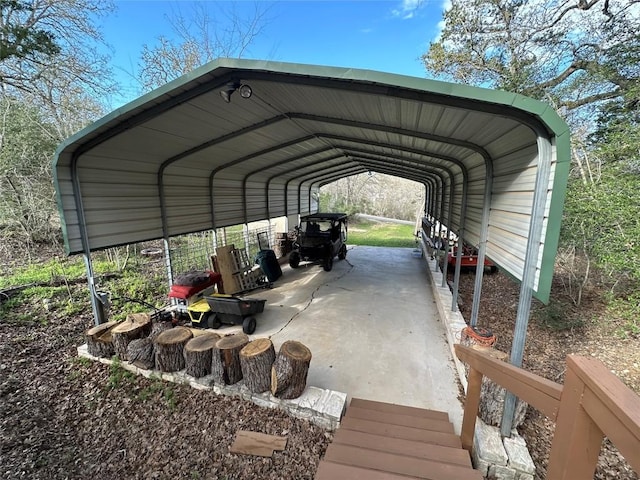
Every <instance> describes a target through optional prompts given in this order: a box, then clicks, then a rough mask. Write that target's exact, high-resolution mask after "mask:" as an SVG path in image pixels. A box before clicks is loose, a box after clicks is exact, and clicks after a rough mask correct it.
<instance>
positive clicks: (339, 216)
mask: <svg viewBox="0 0 640 480" xmlns="http://www.w3.org/2000/svg"><path fill="white" fill-rule="evenodd" d="M343 219H344V220H346V219H347V214H346V213H314V214H312V215H306V216H304V217H300V221H301V222H303V221H307V222H309V221H314V220H343Z"/></svg>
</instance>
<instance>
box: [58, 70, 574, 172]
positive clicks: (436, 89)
mask: <svg viewBox="0 0 640 480" xmlns="http://www.w3.org/2000/svg"><path fill="white" fill-rule="evenodd" d="M218 69H220V75H216V76H214V75H212V77H222V76H224V74H225V73H228V72H230V71H233V70H244V71H247V72H251V71H253V72H262V73H263V74H265V75H273V76H276V75H291V76H304V77H307V78H325V79H327V80H332V81H339V80H343V81H352V82H354V83H360V84H362V83H368V84H371V85H379V86H386V87H393V88H400V89H408V90H415V91H419V92H423V93H431V94H435V95H438V96H442V97H450V98H457V99H459V100H461V101H462V102H463V103H464V102H465V101H468V102H473V104H474V105H475V104H477V103H485V104H494V105H501V106H504V107H510V108H513V109H515V110H517V111H521V112H522V113H523V114H525V115H528V116H530V117H533V118H537V119H538V120H539V121H540V122H541V123H542V124H543V125H545V127H546V129H547V131H548V132H549V133H550V134H551V136H559V135H562V134H563V133H565V132H568V130H569V127H568V125H567V124H566V123H565V122H564V120H562V119H561V118H560V116H559V115H558V114H557V113H556V112H555V110H553V108H551V107H550V106H549V105H547V104H546V103H544V102H541V101H538V100H535V99H532V98H529V97H525V96H523V95H520V94H516V93H511V92H505V91H501V90H490V89H486V88H481V87H474V86H469V85H462V84H454V83H448V82H442V81H439V80H432V79H427V78H417V77H410V76H406V75H398V74H392V73H385V72H377V71H373V70H360V69H353V68H345V67H330V66H319V65H309V64H299V63H283V62H272V61H263V60H244V59H226V58H220V59H217V60H214V61H212V62H210V63H207V64H205V65H203V66H201V67H199V68H197V69H195V70H193V71H192V72H189V73H187V74H185V75H183V76H181V77H179V78H177V79H175V80H173V81H171V82H169V83H167V84H166V85H163V86H162V87H159V88H157V89H155V90H153V91H151V92H149V93H147V94H145V95H143V96H141V97H139V98H137V99H135V100H133V101H132V102H130V103H128V104H126V105H124V106H122V107H120V108H118V109H116V110H114V111H113V112H111V113H109V114H108V115H106V116H104V117H103V118H101V119H99V120H97V121H96V122H94V123H93V124H91V125H89V126H87V127H85V128H84V129H82V130H81V131H79V132H77V133H76V134H74V135H72V136H71V137H69V138H68V139H67V140H65V141H64V142H63V143H62V144H60V146H59V147H58V149H57V150H56V153H55V155H54V159H53V167H54V168H55V167H56V166H57V165H58V162H59V159H60V156H61V155H62V154H63V153H72V152H73V151H75V150H76V149H77V148H80V147H81V146H83V145H85V144H86V143H88V142H89V141H90V140H92V139H93V138H95V137H96V136H98V135H99V134H100V133H101V132H103V131H106V130H108V129H109V128H112V127H113V126H115V125H117V124H119V123H121V121H123V120H125V119H129V118H131V117H133V116H135V115H137V114H138V113H141V112H142V111H144V110H146V109H147V108H150V107H151V106H153V105H155V104H161V103H163V101H161V100H160V99H161V98H162V97H166V100H170V99H172V98H174V96H177V95H178V94H179V93H183V92H187V91H189V90H190V89H193V88H195V87H196V86H198V85H200V84H201V82H198V81H197V80H198V79H201V78H203V79H204V77H205V76H207V75H209V74H213V73H214V72H215V71H216V70H218ZM190 83H193V85H191V86H189V84H190ZM187 86H189V88H186V87H187ZM342 88H344V89H345V90H348V89H349V87H348V84H345V85H343V86H342ZM172 93H176V95H171V94H172ZM83 139H84V140H85V141H83ZM74 145H75V147H74ZM558 161H567V162H568V161H569V156H568V155H567V156H566V157H565V156H559V157H558Z"/></svg>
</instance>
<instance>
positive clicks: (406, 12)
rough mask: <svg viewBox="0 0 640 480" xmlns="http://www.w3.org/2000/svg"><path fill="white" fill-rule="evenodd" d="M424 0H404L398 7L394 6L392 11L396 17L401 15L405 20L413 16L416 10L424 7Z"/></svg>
mask: <svg viewBox="0 0 640 480" xmlns="http://www.w3.org/2000/svg"><path fill="white" fill-rule="evenodd" d="M423 3H424V0H402V3H401V4H400V5H399V6H398V8H394V9H393V10H392V11H391V13H392V14H393V16H394V17H400V18H402V19H403V20H408V19H410V18H413V17H414V16H415V14H416V11H417V10H418V9H420V8H421V7H422V5H423Z"/></svg>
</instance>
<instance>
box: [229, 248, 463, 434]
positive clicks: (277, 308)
mask: <svg viewBox="0 0 640 480" xmlns="http://www.w3.org/2000/svg"><path fill="white" fill-rule="evenodd" d="M427 268H428V266H427V264H426V262H425V261H424V259H423V258H418V257H416V256H415V255H414V253H413V249H410V248H381V247H361V246H349V251H348V254H347V259H346V260H344V261H338V260H337V259H336V260H335V262H334V265H333V270H332V271H331V272H325V271H324V270H323V269H322V267H321V266H319V265H312V264H309V265H305V264H304V263H303V264H301V266H300V267H299V268H298V269H291V268H290V267H289V266H288V265H287V266H283V276H282V277H281V278H280V279H279V280H277V281H276V282H275V283H274V287H273V288H272V289H265V290H257V291H255V292H252V293H251V295H250V296H252V297H259V298H265V299H267V303H266V305H265V311H264V312H263V313H261V314H259V315H257V317H256V318H257V321H258V325H257V328H256V331H255V333H254V334H253V335H252V336H251V338H259V337H269V338H271V340H272V341H273V343H274V346H275V347H276V349H278V348H279V347H280V345H282V343H283V342H285V341H286V340H297V341H299V342H302V343H303V344H305V345H306V346H307V347H309V349H310V350H311V353H312V356H313V357H312V360H311V365H310V368H309V374H308V377H307V384H308V385H312V386H315V387H319V388H325V389H331V390H337V391H341V392H345V393H347V394H348V395H349V398H351V397H358V398H365V399H369V400H377V401H382V402H390V403H397V404H401V405H409V406H414V407H422V408H430V409H433V410H440V411H444V412H448V413H449V417H450V419H451V421H452V422H453V424H454V427H455V429H456V431H457V432H458V433H459V432H460V426H461V424H462V406H461V404H460V402H459V400H458V382H457V373H456V371H455V367H454V364H453V360H452V358H451V352H450V350H449V347H448V345H447V341H446V336H445V330H444V327H443V325H442V323H441V321H440V318H439V315H438V311H437V308H436V304H435V300H434V298H433V294H432V289H431V287H430V285H429V283H428V282H430V277H429V275H428V273H427V270H426V269H427ZM239 329H240V327H229V328H227V329H220V330H221V332H220V333H227V332H226V330H228V331H233V330H239Z"/></svg>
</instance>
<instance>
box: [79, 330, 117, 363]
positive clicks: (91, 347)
mask: <svg viewBox="0 0 640 480" xmlns="http://www.w3.org/2000/svg"><path fill="white" fill-rule="evenodd" d="M117 324H118V322H116V321H111V322H107V323H102V324H100V325H96V326H95V327H92V328H90V329H89V330H87V331H86V332H84V336H85V339H86V340H87V351H88V352H89V354H90V355H93V356H94V357H100V358H111V357H113V354H114V353H115V350H114V348H113V341H112V340H113V339H112V336H111V329H112V328H113V327H115V326H116V325H117Z"/></svg>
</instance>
